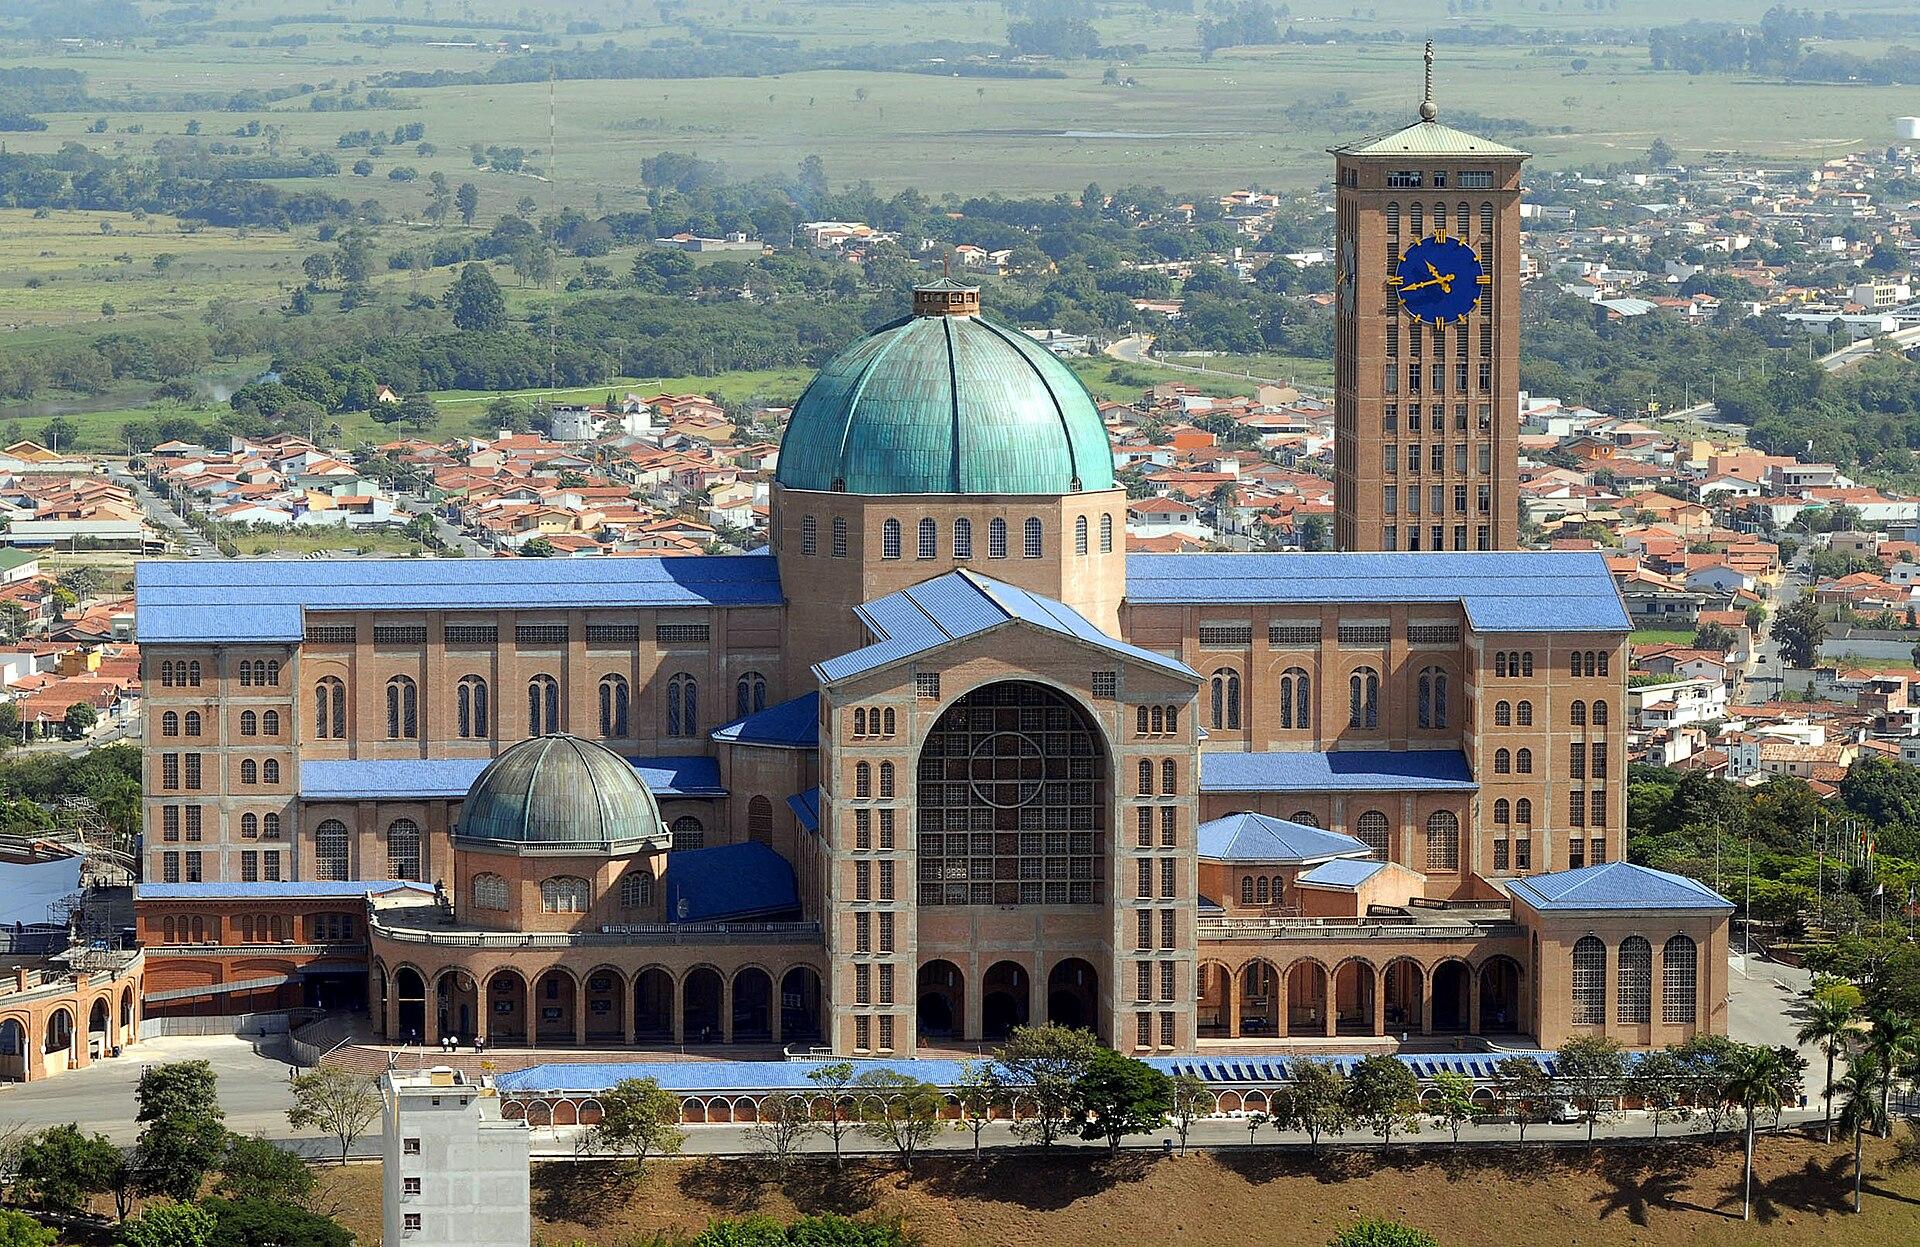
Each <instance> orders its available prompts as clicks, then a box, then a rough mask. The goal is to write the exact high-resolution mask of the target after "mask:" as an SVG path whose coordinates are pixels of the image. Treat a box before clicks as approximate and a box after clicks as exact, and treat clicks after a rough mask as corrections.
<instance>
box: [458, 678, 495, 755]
mask: <svg viewBox="0 0 1920 1247" xmlns="http://www.w3.org/2000/svg"><path fill="white" fill-rule="evenodd" d="M457 692H458V696H457V698H456V700H457V702H458V705H459V711H460V716H459V717H460V738H461V739H462V740H485V739H486V738H487V735H488V731H487V682H486V681H485V680H483V679H481V678H480V677H479V676H477V675H470V676H466V677H465V678H463V679H462V680H461V681H460V685H459V688H458V690H457Z"/></svg>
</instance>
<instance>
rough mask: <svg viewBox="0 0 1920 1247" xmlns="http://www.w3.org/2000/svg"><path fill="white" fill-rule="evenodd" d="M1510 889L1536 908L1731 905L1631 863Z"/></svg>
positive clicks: (1535, 878) (1680, 879)
mask: <svg viewBox="0 0 1920 1247" xmlns="http://www.w3.org/2000/svg"><path fill="white" fill-rule="evenodd" d="M1509 890H1510V891H1511V892H1512V894H1513V895H1514V896H1516V897H1518V898H1520V899H1521V900H1523V901H1525V902H1526V903H1527V904H1529V905H1531V906H1533V907H1534V908H1535V909H1537V910H1541V911H1543V912H1547V911H1555V910H1588V909H1700V910H1726V911H1729V912H1731V911H1732V910H1733V908H1734V905H1733V902H1732V901H1729V900H1727V899H1726V898H1725V897H1723V896H1721V895H1720V894H1719V893H1718V892H1715V891H1714V890H1713V889H1712V888H1710V887H1708V886H1707V885H1706V884H1704V883H1700V882H1698V881H1697V880H1693V879H1689V878H1687V877H1686V876H1684V875H1675V874H1669V873H1668V872H1666V871H1664V870H1654V869H1653V868H1652V867H1650V866H1636V865H1634V864H1633V863H1632V862H1603V863H1601V864H1600V865H1598V866H1583V867H1581V868H1580V869H1579V870H1563V871H1559V872H1556V873H1554V874H1550V875H1531V876H1529V877H1527V878H1525V879H1516V880H1515V881H1514V882H1513V883H1512V884H1511V885H1510V888H1509Z"/></svg>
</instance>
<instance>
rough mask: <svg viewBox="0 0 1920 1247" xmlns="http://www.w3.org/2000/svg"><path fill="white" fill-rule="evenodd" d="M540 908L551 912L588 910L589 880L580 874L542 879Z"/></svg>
mask: <svg viewBox="0 0 1920 1247" xmlns="http://www.w3.org/2000/svg"><path fill="white" fill-rule="evenodd" d="M540 908H541V910H542V911H543V912H545V913H549V914H584V913H586V912H587V881H586V880H585V879H582V878H580V877H579V876H578V875H555V876H554V877H553V878H551V879H542V880H541V881H540Z"/></svg>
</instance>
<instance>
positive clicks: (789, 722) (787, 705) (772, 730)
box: [713, 692, 820, 749]
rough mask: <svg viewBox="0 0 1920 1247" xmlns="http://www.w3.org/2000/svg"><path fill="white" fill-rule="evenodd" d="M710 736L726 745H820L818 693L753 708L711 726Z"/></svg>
mask: <svg viewBox="0 0 1920 1247" xmlns="http://www.w3.org/2000/svg"><path fill="white" fill-rule="evenodd" d="M713 739H715V740H717V741H720V742H722V743H723V744H729V745H768V746H772V747H774V748H779V749H818V748H819V747H820V694H819V693H817V692H813V693H802V694H801V695H800V696H798V697H795V698H791V699H789V700H787V701H783V702H781V703H780V704H779V705H777V706H768V707H767V708H766V709H765V710H757V711H755V712H754V713H752V714H750V715H747V716H746V717H745V718H742V719H735V720H734V721H733V722H731V723H728V724H726V725H725V726H723V727H716V728H714V729H713Z"/></svg>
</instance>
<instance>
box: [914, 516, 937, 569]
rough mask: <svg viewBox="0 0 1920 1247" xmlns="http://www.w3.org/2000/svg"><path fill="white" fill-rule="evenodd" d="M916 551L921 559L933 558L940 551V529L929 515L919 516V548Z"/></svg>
mask: <svg viewBox="0 0 1920 1247" xmlns="http://www.w3.org/2000/svg"><path fill="white" fill-rule="evenodd" d="M917 553H918V554H919V556H920V557H921V558H923V559H930V558H934V557H936V556H937V555H938V554H939V553H940V530H939V526H938V525H936V524H935V523H934V522H933V519H932V517H931V516H925V515H923V516H921V517H920V548H919V550H918V551H917Z"/></svg>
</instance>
